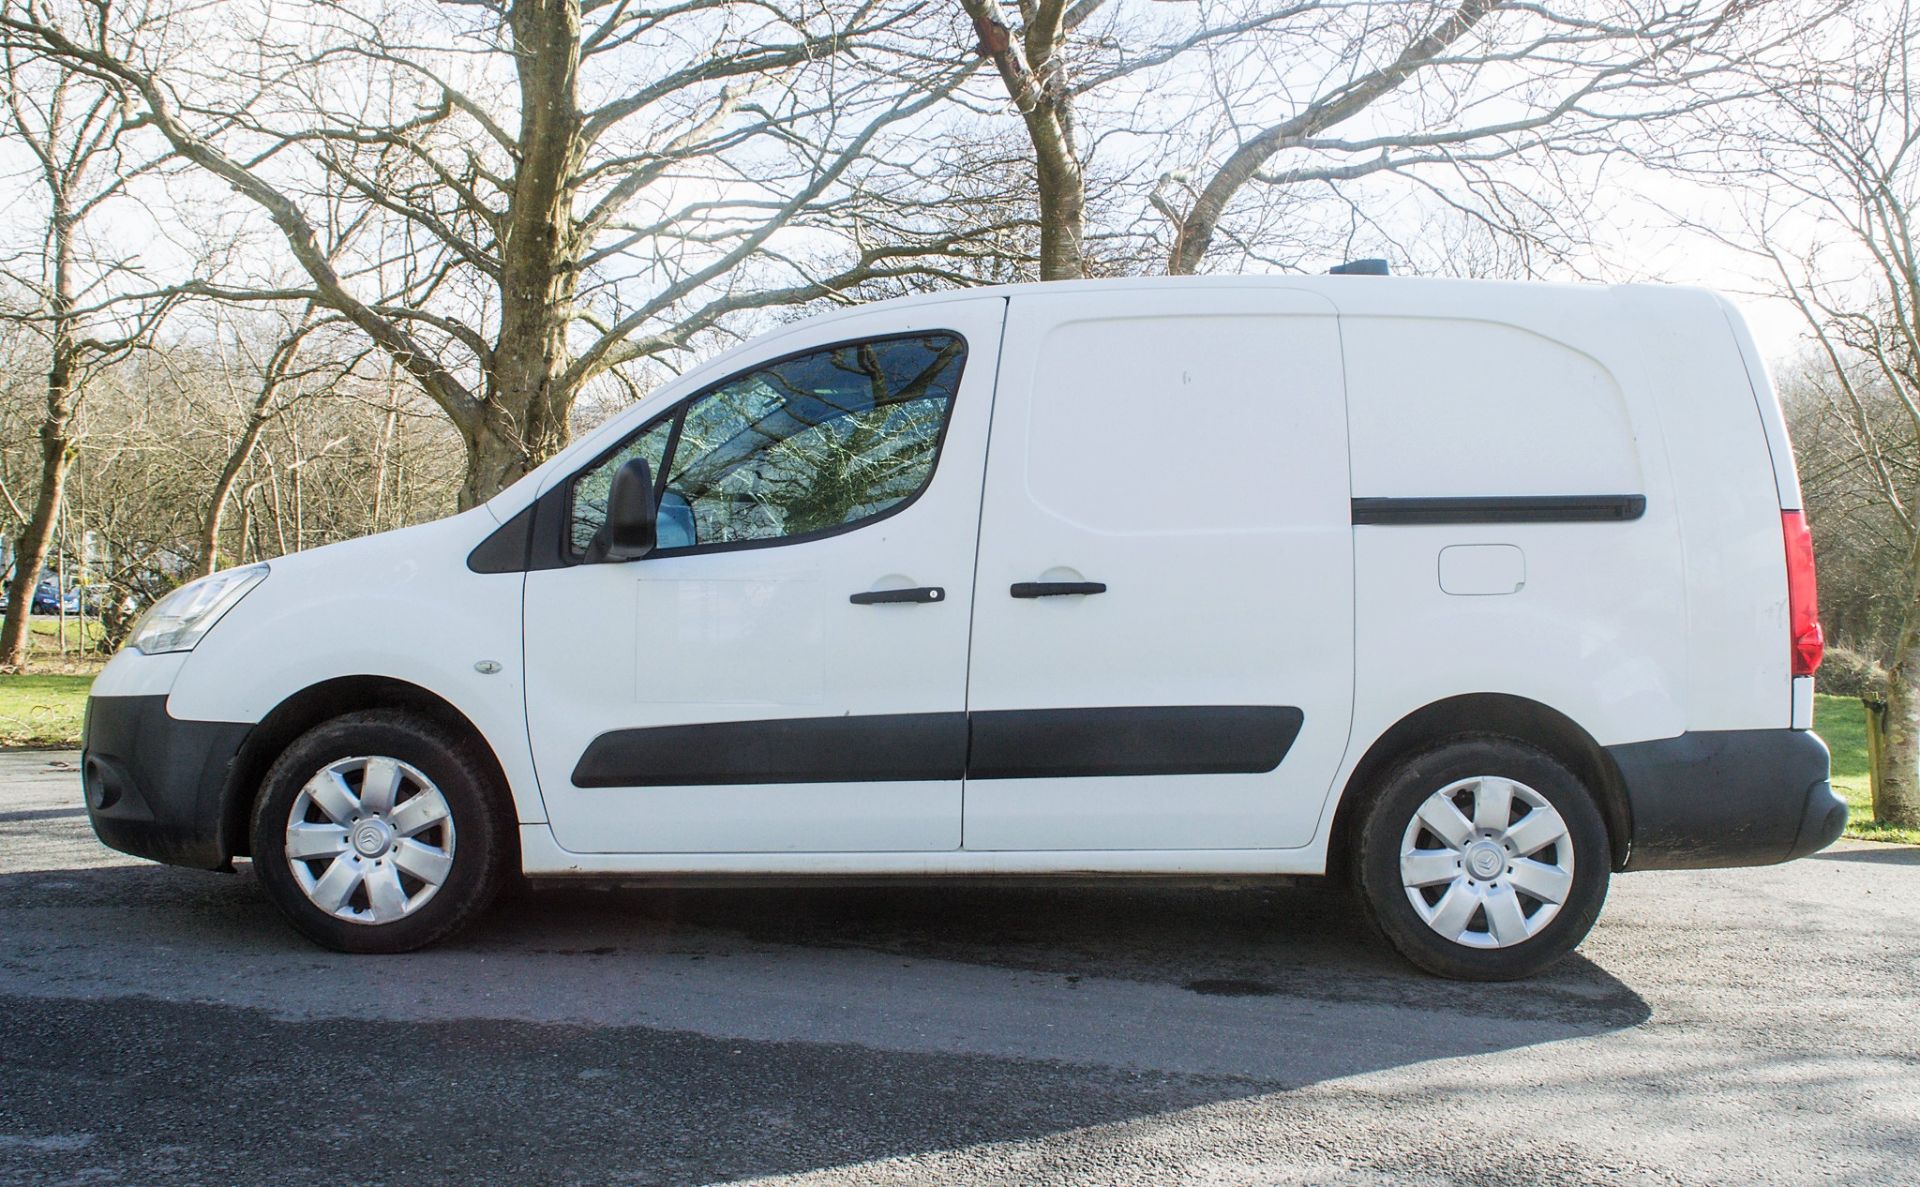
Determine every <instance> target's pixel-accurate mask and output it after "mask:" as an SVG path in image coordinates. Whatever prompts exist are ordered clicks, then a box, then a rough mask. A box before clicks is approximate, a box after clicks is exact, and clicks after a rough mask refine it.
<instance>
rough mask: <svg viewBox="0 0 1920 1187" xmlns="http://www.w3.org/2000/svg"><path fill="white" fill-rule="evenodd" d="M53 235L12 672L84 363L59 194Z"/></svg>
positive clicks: (54, 515) (10, 592)
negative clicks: (36, 482) (43, 377)
mask: <svg viewBox="0 0 1920 1187" xmlns="http://www.w3.org/2000/svg"><path fill="white" fill-rule="evenodd" d="M48 230H49V236H48V237H49V239H50V240H51V242H50V243H49V245H48V246H49V248H50V250H51V251H52V253H53V259H52V260H51V261H50V262H51V264H52V265H53V266H52V268H51V269H50V272H51V279H52V281H53V284H52V286H51V287H52V294H51V304H52V311H53V321H52V328H53V351H52V356H51V357H50V358H49V360H48V362H47V410H46V415H45V417H44V418H42V420H41V421H40V493H39V495H38V496H36V497H35V499H34V502H33V514H32V515H31V516H29V517H28V518H27V522H26V525H25V526H24V527H22V528H21V529H20V537H19V539H18V541H17V542H16V543H15V545H14V550H13V559H14V571H13V581H12V583H11V584H10V585H9V586H8V587H7V613H6V618H5V619H4V620H0V667H6V668H18V667H20V666H21V665H23V664H24V663H26V659H27V627H28V617H29V615H31V614H32V613H33V591H34V590H35V589H36V588H38V586H39V584H40V570H42V569H43V568H45V567H46V564H47V551H48V549H49V548H51V547H52V545H53V528H54V523H55V521H56V520H57V519H58V518H59V516H60V500H61V498H62V497H63V496H64V495H65V493H66V485H67V467H68V466H69V465H70V464H71V462H72V453H73V401H74V395H75V391H74V384H75V371H76V369H77V368H78V366H79V362H80V355H79V347H78V345H77V344H76V343H75V341H74V330H73V322H72V317H73V247H72V232H73V218H72V215H71V213H70V212H69V210H68V208H67V204H66V201H65V199H64V198H63V197H62V196H61V194H60V193H59V192H57V191H56V192H55V194H54V198H53V214H52V218H51V219H50V220H49V223H48Z"/></svg>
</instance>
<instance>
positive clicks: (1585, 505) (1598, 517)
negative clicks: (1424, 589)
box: [1353, 495, 1647, 524]
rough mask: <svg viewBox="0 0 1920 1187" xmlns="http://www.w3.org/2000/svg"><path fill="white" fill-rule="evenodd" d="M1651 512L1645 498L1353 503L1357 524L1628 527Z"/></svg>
mask: <svg viewBox="0 0 1920 1187" xmlns="http://www.w3.org/2000/svg"><path fill="white" fill-rule="evenodd" d="M1646 513H1647V496H1645V495H1471V496H1468V497H1465V498H1438V497H1435V498H1429V497H1420V498H1357V499H1355V500H1354V501H1353V522H1354V523H1356V524H1446V523H1624V522H1626V521H1628V520H1633V519H1639V518H1640V517H1641V516H1642V515H1645V514H1646Z"/></svg>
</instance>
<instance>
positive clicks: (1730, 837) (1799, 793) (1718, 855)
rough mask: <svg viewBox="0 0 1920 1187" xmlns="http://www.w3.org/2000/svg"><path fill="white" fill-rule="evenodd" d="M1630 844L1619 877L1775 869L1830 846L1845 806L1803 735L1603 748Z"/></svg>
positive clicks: (1843, 822)
mask: <svg viewBox="0 0 1920 1187" xmlns="http://www.w3.org/2000/svg"><path fill="white" fill-rule="evenodd" d="M1607 753H1608V754H1609V755H1611V756H1612V757H1613V761H1614V765H1615V766H1616V767H1618V768H1619V771H1620V776H1621V779H1622V781H1623V782H1624V784H1625V786H1626V792H1627V803H1628V806H1629V808H1630V809H1631V811H1632V815H1633V843H1632V846H1631V849H1630V852H1629V853H1628V856H1627V862H1626V865H1625V866H1623V867H1622V868H1623V869H1628V870H1697V869H1715V868H1719V867H1724V866H1759V865H1772V864H1774V863H1775V862H1782V861H1791V860H1793V859H1794V858H1796V857H1805V856H1807V855H1808V854H1809V853H1816V852H1818V851H1820V850H1821V849H1824V848H1826V847H1827V846H1828V845H1831V844H1832V843H1833V842H1834V841H1835V840H1836V839H1837V838H1838V837H1839V836H1840V834H1841V832H1842V831H1844V830H1845V829H1846V827H1847V806H1846V804H1845V803H1843V802H1841V799H1840V797H1839V796H1837V795H1835V794H1834V792H1833V785H1832V784H1831V783H1830V782H1829V781H1828V779H1829V775H1830V768H1829V765H1828V757H1827V745H1826V743H1825V742H1822V741H1821V740H1820V737H1819V735H1817V734H1814V733H1811V732H1809V731H1807V730H1793V729H1774V730H1706V731H1697V732H1693V733H1685V734H1681V735H1680V736H1679V737H1677V738H1662V739H1660V740H1658V741H1653V742H1634V743H1631V744H1628V745H1625V746H1609V747H1607Z"/></svg>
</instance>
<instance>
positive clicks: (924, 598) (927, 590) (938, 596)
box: [847, 585, 947, 606]
mask: <svg viewBox="0 0 1920 1187" xmlns="http://www.w3.org/2000/svg"><path fill="white" fill-rule="evenodd" d="M946 600H947V591H946V590H944V589H942V588H941V587H939V586H937V585H918V586H915V587H913V588H912V589H875V590H869V591H867V592H866V593H857V594H854V595H852V596H851V597H849V598H848V599H847V601H849V602H852V603H853V604H854V605H856V606H887V605H893V604H897V603H901V602H906V603H910V604H915V605H919V604H924V603H927V602H944V601H946Z"/></svg>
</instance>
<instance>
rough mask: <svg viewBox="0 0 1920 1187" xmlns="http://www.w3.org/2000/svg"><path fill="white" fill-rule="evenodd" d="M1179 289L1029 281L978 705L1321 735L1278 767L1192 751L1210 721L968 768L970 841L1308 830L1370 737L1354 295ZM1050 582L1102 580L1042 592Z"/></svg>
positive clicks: (1280, 838)
mask: <svg viewBox="0 0 1920 1187" xmlns="http://www.w3.org/2000/svg"><path fill="white" fill-rule="evenodd" d="M1176 295H1177V296H1178V298H1179V299H1177V300H1176V299H1174V298H1175V297H1176ZM1157 296H1159V298H1160V299H1159V300H1155V301H1142V300H1140V299H1139V298H1138V297H1136V296H1135V295H1133V294H1126V293H1119V294H1110V295H1109V294H1100V295H1095V294H1087V293H1075V294H1064V293H1063V294H1055V293H1053V292H1051V291H1049V290H1047V289H1039V290H1035V291H1032V292H1023V293H1021V294H1019V295H1017V296H1015V297H1014V298H1013V301H1012V304H1011V307H1010V311H1009V314H1008V332H1007V341H1006V347H1005V350H1004V357H1003V361H1002V365H1001V379H1000V393H999V396H998V398H997V401H996V404H995V409H994V423H993V446H992V449H991V451H990V453H989V456H988V459H987V488H986V497H985V503H984V506H983V508H982V512H981V530H980V559H979V566H978V575H977V577H976V587H975V591H974V622H973V649H972V657H971V663H970V674H969V677H968V685H967V704H968V708H969V710H970V711H971V712H973V713H974V714H976V715H978V714H982V713H986V714H994V713H1004V712H1032V711H1048V710H1075V711H1085V708H1086V707H1122V706H1131V707H1163V708H1164V709H1166V710H1168V711H1172V712H1179V711H1184V710H1194V709H1204V708H1206V707H1215V706H1218V707H1245V708H1247V709H1264V710H1267V711H1269V712H1274V713H1283V712H1290V713H1291V714H1293V717H1292V718H1291V719H1290V720H1298V721H1300V724H1299V726H1298V727H1297V736H1296V737H1294V738H1293V739H1292V740H1291V746H1290V747H1283V748H1281V749H1280V750H1279V751H1277V752H1275V753H1276V758H1275V760H1274V765H1272V766H1270V767H1262V768H1261V769H1258V770H1250V769H1244V768H1242V769H1238V770H1221V769H1219V768H1216V767H1213V766H1210V765H1208V764H1207V763H1206V762H1204V761H1201V762H1197V763H1196V762H1194V761H1193V760H1192V757H1191V756H1187V755H1185V754H1183V753H1181V752H1182V751H1183V750H1184V749H1185V748H1186V744H1187V743H1193V744H1196V745H1198V744H1200V743H1201V741H1202V739H1201V736H1200V734H1199V732H1198V731H1197V730H1193V729H1187V730H1181V731H1177V732H1176V733H1174V734H1172V735H1170V736H1169V737H1168V739H1167V746H1168V750H1169V753H1168V756H1167V757H1168V763H1167V766H1166V768H1165V771H1164V773H1159V774H1152V775H1141V774H1116V775H1111V776H1109V777H1099V776H1098V775H1097V774H1095V773H1094V772H1093V771H1091V770H1089V771H1086V772H1082V773H1081V774H1079V775H1073V776H1064V777H1048V776H1044V775H1041V776H1036V777H1031V778H1019V779H991V780H990V779H980V778H969V779H968V781H967V787H966V842H965V843H966V847H967V848H968V849H1042V850H1048V849H1050V850H1138V849H1207V848H1235V849H1238V848H1248V847H1262V848H1276V849H1278V848H1291V847H1297V846H1301V845H1305V844H1307V843H1308V842H1309V841H1310V840H1311V838H1312V835H1313V827H1314V821H1315V818H1316V817H1317V816H1318V814H1319V806H1320V803H1321V801H1322V800H1323V799H1324V798H1325V796H1326V793H1327V788H1328V787H1329V785H1330V783H1331V780H1332V777H1333V772H1334V769H1335V768H1336V767H1337V766H1338V765H1339V761H1340V756H1341V754H1342V753H1343V752H1344V750H1345V748H1346V740H1347V723H1348V715H1349V713H1350V710H1351V704H1352V666H1353V650H1352V614H1353V590H1352V586H1351V583H1350V574H1351V571H1352V559H1351V550H1352V542H1351V530H1350V528H1349V526H1348V520H1349V491H1348V487H1347V474H1346V425H1345V419H1344V416H1343V415H1342V412H1341V403H1342V381H1341V364H1340V339H1339V328H1338V324H1337V322H1336V319H1335V311H1334V307H1333V305H1332V304H1331V303H1330V302H1328V301H1327V300H1326V299H1325V298H1324V297H1321V296H1318V295H1316V294H1311V293H1302V292H1296V291H1291V290H1287V289H1277V288H1270V287H1269V288H1261V289H1258V290H1247V289H1240V290H1232V289H1224V290H1223V289H1216V290H1210V291H1205V292H1199V293H1193V294H1186V293H1179V292H1178V290H1175V289H1172V288H1170V287H1169V288H1166V289H1163V290H1161V291H1160V293H1159V294H1157ZM1304 574H1311V575H1312V576H1311V578H1310V579H1306V580H1303V579H1302V575H1304ZM1033 583H1042V584H1044V583H1067V584H1068V585H1069V586H1071V585H1072V584H1073V583H1092V584H1093V585H1095V586H1098V587H1101V588H1099V589H1098V590H1097V591H1096V592H1091V593H1085V594H1077V593H1066V594H1062V595H1060V596H1023V594H1022V591H1021V587H1023V586H1027V585H1031V584H1033ZM1129 720H1130V719H1129V718H1128V717H1127V716H1126V715H1115V717H1114V725H1113V731H1114V732H1113V734H1112V736H1111V737H1109V738H1108V739H1106V746H1107V748H1109V749H1110V750H1114V751H1120V750H1124V749H1125V748H1126V747H1127V746H1128V744H1129V742H1130V741H1131V740H1132V735H1133V729H1134V727H1132V726H1131V725H1129V724H1127V723H1128V721H1129ZM1249 720H1252V721H1257V720H1258V719H1257V718H1253V717H1249ZM1251 728H1252V729H1253V730H1254V731H1255V732H1256V733H1258V732H1260V731H1264V732H1265V733H1266V734H1268V735H1273V736H1277V735H1278V733H1279V727H1278V726H1275V725H1271V724H1268V725H1254V726H1252V727H1251ZM979 741H980V739H979V737H978V735H976V745H977V744H979ZM1246 741H1248V742H1250V743H1256V744H1257V742H1258V741H1259V739H1258V738H1251V737H1250V738H1248V739H1246ZM1183 762H1187V763H1189V765H1187V766H1182V763H1183Z"/></svg>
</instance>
